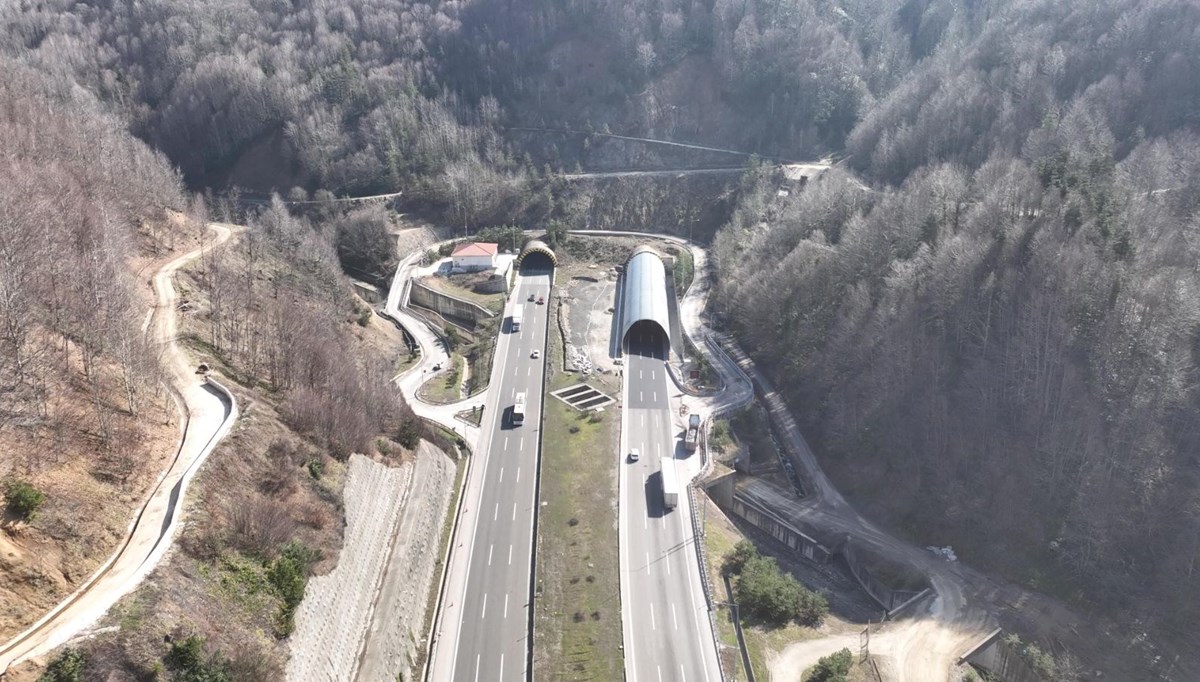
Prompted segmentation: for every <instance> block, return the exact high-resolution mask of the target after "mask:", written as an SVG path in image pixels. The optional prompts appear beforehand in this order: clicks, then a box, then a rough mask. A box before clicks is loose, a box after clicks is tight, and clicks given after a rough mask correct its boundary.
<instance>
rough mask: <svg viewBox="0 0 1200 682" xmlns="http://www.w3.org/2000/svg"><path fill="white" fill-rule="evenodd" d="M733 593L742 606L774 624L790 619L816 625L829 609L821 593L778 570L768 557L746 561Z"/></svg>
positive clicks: (777, 624)
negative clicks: (735, 592) (736, 595)
mask: <svg viewBox="0 0 1200 682" xmlns="http://www.w3.org/2000/svg"><path fill="white" fill-rule="evenodd" d="M737 593H738V601H739V602H740V603H741V605H742V607H743V608H745V609H746V610H747V611H748V612H749V613H751V614H753V615H754V616H756V617H758V618H760V619H762V620H763V621H765V622H766V623H768V624H771V625H776V626H783V625H786V624H787V623H788V622H789V621H792V620H797V621H800V622H801V623H802V624H804V625H817V624H819V623H820V622H821V619H822V618H824V617H825V614H826V613H827V612H828V610H829V605H828V604H827V603H826V602H825V598H824V597H822V596H820V595H818V594H815V593H813V592H812V591H811V590H809V589H807V588H805V587H804V586H803V585H801V584H800V583H799V582H797V581H796V579H795V578H793V577H792V576H790V575H788V574H786V573H783V572H782V571H780V570H779V566H778V565H777V564H776V563H775V560H774V559H772V558H770V557H763V556H755V557H752V558H750V559H748V560H747V561H746V563H745V565H744V566H743V567H742V572H741V577H740V578H739V579H738V587H737Z"/></svg>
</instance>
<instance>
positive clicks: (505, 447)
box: [500, 436, 508, 471]
mask: <svg viewBox="0 0 1200 682" xmlns="http://www.w3.org/2000/svg"><path fill="white" fill-rule="evenodd" d="M500 449H501V450H504V451H505V452H508V436H505V437H504V447H502V448H500ZM501 471H504V470H503V469H501Z"/></svg>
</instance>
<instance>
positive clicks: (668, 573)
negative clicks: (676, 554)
mask: <svg viewBox="0 0 1200 682" xmlns="http://www.w3.org/2000/svg"><path fill="white" fill-rule="evenodd" d="M663 564H664V565H665V566H666V567H667V575H671V562H670V560H669V559H664V560H663Z"/></svg>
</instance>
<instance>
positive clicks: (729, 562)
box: [722, 540, 758, 575]
mask: <svg viewBox="0 0 1200 682" xmlns="http://www.w3.org/2000/svg"><path fill="white" fill-rule="evenodd" d="M757 556H758V549H756V548H755V547H754V544H753V543H752V542H750V541H749V540H741V541H739V542H738V543H737V544H736V545H734V546H733V551H732V552H730V553H729V554H727V555H725V563H724V564H723V565H722V568H723V569H724V570H725V572H726V573H731V574H733V575H737V574H739V573H741V572H742V568H743V567H745V565H746V562H747V561H749V560H751V559H753V558H755V557H757Z"/></svg>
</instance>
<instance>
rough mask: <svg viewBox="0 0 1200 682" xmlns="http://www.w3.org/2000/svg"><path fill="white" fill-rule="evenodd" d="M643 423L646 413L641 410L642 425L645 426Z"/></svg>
mask: <svg viewBox="0 0 1200 682" xmlns="http://www.w3.org/2000/svg"><path fill="white" fill-rule="evenodd" d="M645 425H646V413H645V412H643V413H642V426H645Z"/></svg>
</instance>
